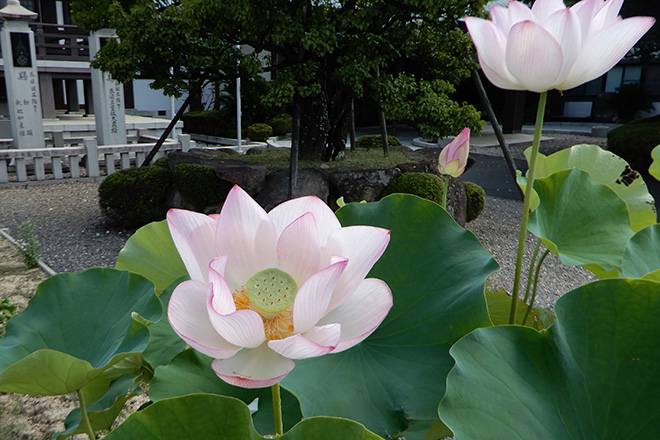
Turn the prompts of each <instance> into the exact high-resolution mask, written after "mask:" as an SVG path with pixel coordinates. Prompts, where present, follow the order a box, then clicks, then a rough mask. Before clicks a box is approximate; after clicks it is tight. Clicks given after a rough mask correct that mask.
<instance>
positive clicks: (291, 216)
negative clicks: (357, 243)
mask: <svg viewBox="0 0 660 440" xmlns="http://www.w3.org/2000/svg"><path fill="white" fill-rule="evenodd" d="M306 212H311V213H312V214H314V219H315V220H316V225H317V227H318V231H319V242H320V243H321V246H323V245H325V243H326V241H327V238H328V235H330V234H331V233H332V232H333V231H335V230H337V229H339V228H341V224H340V223H339V220H337V216H336V215H335V213H334V212H332V209H330V208H329V207H328V205H326V204H325V203H323V201H322V200H321V199H319V198H318V197H314V196H308V197H299V198H297V199H293V200H288V201H286V202H284V203H282V204H280V205H277V206H276V207H275V208H273V210H272V211H270V212H269V213H268V215H269V216H270V218H271V219H272V220H273V223H274V224H275V230H276V231H277V234H278V235H279V234H281V233H282V231H284V228H286V227H287V226H288V225H289V224H290V223H291V222H293V221H294V220H295V219H297V218H298V217H300V216H301V215H303V214H304V213H306Z"/></svg>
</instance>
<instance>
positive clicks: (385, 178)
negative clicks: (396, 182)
mask: <svg viewBox="0 0 660 440" xmlns="http://www.w3.org/2000/svg"><path fill="white" fill-rule="evenodd" d="M400 175H401V170H400V169H398V168H389V169H386V170H346V171H333V172H330V173H328V181H329V182H330V194H331V197H333V198H334V200H331V202H332V203H333V204H334V202H335V200H336V199H338V198H339V197H344V201H345V202H346V203H350V202H361V201H362V200H366V201H367V202H373V201H376V200H378V199H379V198H380V195H381V194H382V193H383V190H384V189H385V187H386V186H387V185H388V184H389V183H390V182H391V181H392V179H394V178H396V177H398V176H400ZM331 207H333V208H334V207H336V205H335V206H333V205H332V204H331Z"/></svg>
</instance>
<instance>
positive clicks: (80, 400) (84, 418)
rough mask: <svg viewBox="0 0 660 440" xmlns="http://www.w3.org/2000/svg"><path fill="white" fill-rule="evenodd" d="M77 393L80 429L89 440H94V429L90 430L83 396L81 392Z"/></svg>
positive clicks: (90, 426)
mask: <svg viewBox="0 0 660 440" xmlns="http://www.w3.org/2000/svg"><path fill="white" fill-rule="evenodd" d="M77 393H78V405H80V417H81V420H80V427H81V428H82V429H83V430H84V431H85V434H87V437H89V440H94V439H95V438H96V435H95V434H94V429H92V424H91V423H90V421H89V414H87V403H85V396H84V395H83V392H82V391H81V390H78V391H77Z"/></svg>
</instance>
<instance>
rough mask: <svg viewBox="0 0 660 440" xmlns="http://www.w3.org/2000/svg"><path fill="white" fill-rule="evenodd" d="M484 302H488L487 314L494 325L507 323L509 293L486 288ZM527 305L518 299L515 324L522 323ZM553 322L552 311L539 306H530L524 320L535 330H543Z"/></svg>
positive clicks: (509, 302) (509, 305)
mask: <svg viewBox="0 0 660 440" xmlns="http://www.w3.org/2000/svg"><path fill="white" fill-rule="evenodd" d="M486 303H487V304H488V315H489V316H490V320H491V321H492V322H493V324H494V325H504V324H508V323H509V317H510V314H511V295H509V294H507V293H506V292H505V291H504V290H501V289H500V290H486ZM528 309H529V306H528V305H527V303H525V302H524V301H523V300H522V299H518V310H520V312H519V313H518V314H516V322H515V323H516V324H520V325H522V324H523V320H525V314H526V313H527V310H528ZM553 322H555V316H554V315H553V313H552V312H551V311H550V310H548V309H544V308H541V307H532V310H531V311H530V312H529V316H527V320H525V325H526V326H528V327H532V328H534V329H536V330H543V329H545V328H548V327H550V325H551V324H552V323H553Z"/></svg>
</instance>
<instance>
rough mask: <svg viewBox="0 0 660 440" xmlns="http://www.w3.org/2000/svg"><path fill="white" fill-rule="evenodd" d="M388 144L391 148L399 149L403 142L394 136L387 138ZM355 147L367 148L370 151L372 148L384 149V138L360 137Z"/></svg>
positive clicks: (372, 135) (378, 136)
mask: <svg viewBox="0 0 660 440" xmlns="http://www.w3.org/2000/svg"><path fill="white" fill-rule="evenodd" d="M387 144H388V145H389V146H390V147H399V146H401V142H399V140H398V139H397V138H396V137H394V136H387ZM355 146H356V147H357V148H366V149H367V150H370V149H372V148H378V149H381V150H382V149H383V138H382V136H381V135H379V134H369V135H367V136H360V137H359V138H358V139H357V140H356V141H355Z"/></svg>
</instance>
